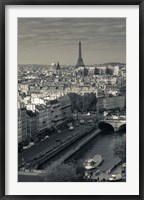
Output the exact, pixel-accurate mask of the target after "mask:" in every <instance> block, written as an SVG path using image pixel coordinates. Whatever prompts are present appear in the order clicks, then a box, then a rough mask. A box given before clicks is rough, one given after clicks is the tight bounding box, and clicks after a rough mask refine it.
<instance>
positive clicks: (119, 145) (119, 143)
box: [113, 134, 126, 162]
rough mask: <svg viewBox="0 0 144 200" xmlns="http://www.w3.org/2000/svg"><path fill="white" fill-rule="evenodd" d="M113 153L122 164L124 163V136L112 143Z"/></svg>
mask: <svg viewBox="0 0 144 200" xmlns="http://www.w3.org/2000/svg"><path fill="white" fill-rule="evenodd" d="M113 153H114V155H115V156H116V157H119V158H120V160H121V161H122V162H126V134H123V135H122V136H120V137H118V138H117V139H115V140H114V143H113Z"/></svg>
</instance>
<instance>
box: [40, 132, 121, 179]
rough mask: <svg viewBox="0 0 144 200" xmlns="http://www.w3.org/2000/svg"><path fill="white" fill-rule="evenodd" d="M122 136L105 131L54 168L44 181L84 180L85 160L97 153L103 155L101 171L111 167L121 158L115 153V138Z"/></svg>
mask: <svg viewBox="0 0 144 200" xmlns="http://www.w3.org/2000/svg"><path fill="white" fill-rule="evenodd" d="M118 137H120V136H119V135H118V134H117V133H114V132H112V131H105V132H102V133H100V134H99V135H97V136H96V137H94V138H93V139H92V140H90V141H89V142H88V143H87V144H86V145H85V146H84V147H82V148H81V149H80V150H79V151H77V152H76V153H75V154H74V155H72V156H71V157H70V158H68V159H67V160H66V161H65V162H64V163H63V164H61V165H60V166H58V167H56V168H55V169H53V172H52V173H50V174H47V176H46V177H45V178H44V180H43V181H50V182H56V181H58V182H60V181H70V182H71V181H75V182H76V181H78V182H79V181H84V180H83V173H84V168H83V162H84V161H85V160H86V159H88V158H91V157H92V156H94V155H96V154H100V155H101V156H102V157H103V160H104V161H103V163H102V164H101V165H100V166H99V169H100V171H106V170H108V169H110V168H111V167H112V166H113V165H114V164H116V163H118V162H119V161H120V160H119V158H117V157H115V156H114V154H113V143H114V140H115V139H117V138H118Z"/></svg>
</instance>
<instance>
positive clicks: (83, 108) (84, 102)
mask: <svg viewBox="0 0 144 200" xmlns="http://www.w3.org/2000/svg"><path fill="white" fill-rule="evenodd" d="M68 96H69V98H70V100H71V105H72V111H78V112H89V111H96V104H97V97H96V94H95V93H93V92H92V93H85V94H84V95H79V94H76V93H69V94H68Z"/></svg>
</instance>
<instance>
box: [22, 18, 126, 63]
mask: <svg viewBox="0 0 144 200" xmlns="http://www.w3.org/2000/svg"><path fill="white" fill-rule="evenodd" d="M79 41H81V43H82V57H83V60H84V63H85V65H89V64H100V63H106V62H121V63H125V62H126V19H125V18H19V19H18V64H51V63H52V62H54V61H55V62H57V61H59V62H60V64H64V65H70V64H71V65H75V64H76V62H77V58H78V43H79Z"/></svg>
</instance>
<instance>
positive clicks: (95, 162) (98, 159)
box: [83, 154, 103, 170]
mask: <svg viewBox="0 0 144 200" xmlns="http://www.w3.org/2000/svg"><path fill="white" fill-rule="evenodd" d="M102 161H103V158H102V156H101V155H98V154H97V155H95V156H93V157H92V158H90V159H88V160H85V161H84V163H83V165H84V167H85V169H87V170H89V169H94V168H96V167H98V166H99V165H100V164H101V163H102Z"/></svg>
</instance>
